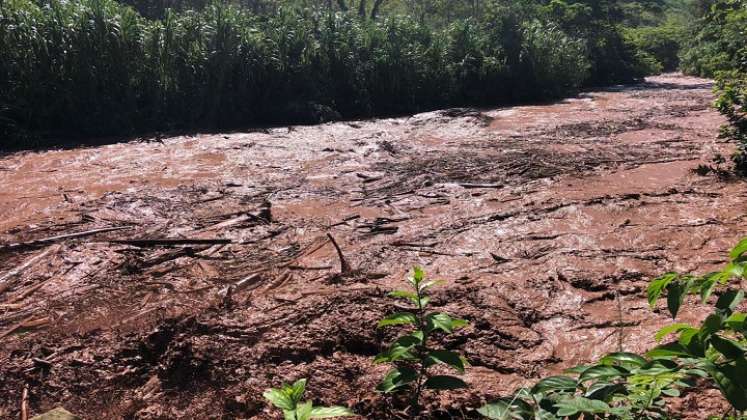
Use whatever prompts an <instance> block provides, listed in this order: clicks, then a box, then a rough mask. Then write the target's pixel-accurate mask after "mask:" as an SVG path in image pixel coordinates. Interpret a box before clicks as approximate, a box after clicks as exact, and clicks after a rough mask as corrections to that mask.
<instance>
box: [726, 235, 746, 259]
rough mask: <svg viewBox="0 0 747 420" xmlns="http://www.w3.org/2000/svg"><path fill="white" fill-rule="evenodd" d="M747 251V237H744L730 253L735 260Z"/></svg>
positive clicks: (730, 256)
mask: <svg viewBox="0 0 747 420" xmlns="http://www.w3.org/2000/svg"><path fill="white" fill-rule="evenodd" d="M745 252H747V238H743V239H742V240H741V241H739V243H738V244H737V246H735V247H734V248H733V249H732V250H731V252H730V253H729V258H730V259H731V260H732V261H734V260H736V259H738V258H739V257H741V256H742V254H744V253H745Z"/></svg>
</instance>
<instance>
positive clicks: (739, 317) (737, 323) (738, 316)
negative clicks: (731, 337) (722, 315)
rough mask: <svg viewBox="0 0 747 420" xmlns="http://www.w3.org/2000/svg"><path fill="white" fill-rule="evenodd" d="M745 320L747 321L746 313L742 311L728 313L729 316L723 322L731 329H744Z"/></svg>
mask: <svg viewBox="0 0 747 420" xmlns="http://www.w3.org/2000/svg"><path fill="white" fill-rule="evenodd" d="M745 321H747V314H745V313H742V312H734V313H733V314H731V315H729V318H727V319H726V321H724V324H726V326H727V327H729V328H731V329H732V330H735V331H744V330H745Z"/></svg>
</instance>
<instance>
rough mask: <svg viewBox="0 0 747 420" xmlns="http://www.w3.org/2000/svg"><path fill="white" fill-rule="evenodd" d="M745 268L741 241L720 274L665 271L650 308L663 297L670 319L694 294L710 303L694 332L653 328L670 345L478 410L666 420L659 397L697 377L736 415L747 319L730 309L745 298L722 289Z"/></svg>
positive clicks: (746, 393)
mask: <svg viewBox="0 0 747 420" xmlns="http://www.w3.org/2000/svg"><path fill="white" fill-rule="evenodd" d="M746 267H747V238H745V239H743V240H742V241H741V242H740V243H739V244H738V245H737V246H736V247H735V248H734V249H733V250H732V251H731V253H730V254H729V262H728V264H727V265H726V266H725V267H724V268H723V269H722V270H721V271H718V272H713V273H708V274H706V275H703V276H694V275H680V274H678V273H667V274H665V275H663V276H661V277H659V278H657V279H655V280H653V281H652V282H651V284H650V285H649V288H648V300H649V303H650V304H651V306H652V308H653V307H656V305H657V303H658V301H659V300H660V299H661V298H662V296H664V295H665V294H666V300H667V309H668V311H669V313H670V314H671V316H672V318H676V317H677V314H678V313H679V311H680V308H681V306H682V304H683V303H684V302H686V298H687V296H689V295H698V296H699V297H700V298H701V300H702V302H703V303H707V302H708V301H714V300H715V302H713V305H714V312H713V313H712V314H711V315H709V316H708V317H707V318H706V319H705V320H704V321H703V322H702V323H701V325H700V326H698V327H696V326H691V325H689V324H686V323H674V324H672V325H668V326H665V327H664V328H662V329H660V330H659V332H657V333H656V340H657V341H659V342H660V341H662V340H664V339H667V338H669V337H671V336H673V335H674V336H675V337H676V339H675V340H673V341H670V342H667V343H665V344H662V345H659V346H657V347H655V348H654V349H652V350H650V351H649V352H648V353H647V354H646V355H645V357H643V356H640V355H637V354H632V353H612V354H609V355H607V356H605V357H603V358H601V359H600V360H599V361H598V362H597V363H596V364H594V365H591V366H578V367H576V368H573V369H569V370H568V371H567V372H566V373H567V376H551V377H548V378H545V379H542V380H541V381H539V382H538V383H537V384H535V385H534V386H533V387H531V388H524V389H520V390H519V391H517V392H516V393H515V394H514V395H513V396H511V397H509V398H504V399H501V400H498V401H495V402H493V403H490V404H488V405H486V406H485V407H482V408H481V409H480V410H478V411H479V412H480V413H481V414H482V415H484V416H485V417H488V418H491V419H536V418H541V419H560V418H564V417H571V418H575V417H577V416H583V418H611V419H638V418H662V419H664V418H670V415H669V414H668V413H667V411H666V401H665V400H666V398H668V397H677V396H679V395H680V393H681V391H680V390H682V389H686V388H689V387H692V386H693V384H694V383H695V380H696V379H697V378H703V379H706V380H710V381H712V383H713V384H714V385H716V386H717V387H718V388H719V389H720V390H721V393H722V394H723V396H724V398H726V400H727V401H729V403H731V405H732V407H733V408H734V409H735V410H738V411H744V410H747V359H745V352H746V351H747V349H746V346H747V323H746V322H747V314H745V313H741V312H737V311H736V309H737V307H738V306H739V304H740V303H741V302H742V301H743V300H744V297H745V293H744V291H743V290H741V289H733V288H729V284H730V282H731V281H732V280H733V279H735V278H736V279H742V278H744V274H745V268H746ZM713 294H718V298H716V299H714V298H713Z"/></svg>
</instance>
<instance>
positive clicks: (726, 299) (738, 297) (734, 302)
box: [716, 289, 744, 311]
mask: <svg viewBox="0 0 747 420" xmlns="http://www.w3.org/2000/svg"><path fill="white" fill-rule="evenodd" d="M743 300H744V290H733V289H731V290H727V291H726V292H724V294H722V295H721V296H719V298H718V301H716V307H717V308H718V309H721V310H723V311H733V310H734V308H736V307H737V306H738V305H739V304H740V303H741V302H742V301H743Z"/></svg>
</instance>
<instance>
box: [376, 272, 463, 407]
mask: <svg viewBox="0 0 747 420" xmlns="http://www.w3.org/2000/svg"><path fill="white" fill-rule="evenodd" d="M408 282H409V283H410V285H411V286H412V291H408V290H397V291H394V292H392V293H390V296H392V297H395V298H400V299H405V300H407V301H409V302H410V303H411V304H412V305H413V309H412V310H411V311H407V312H397V313H394V314H392V315H389V316H387V317H386V318H384V319H382V320H381V321H379V328H383V327H388V326H399V325H406V326H410V327H411V329H412V331H410V332H409V333H407V334H405V335H403V336H401V337H400V338H398V339H397V340H395V341H394V343H392V345H391V346H389V348H388V349H387V350H385V351H384V352H382V353H381V354H379V355H378V356H376V359H375V360H374V362H375V363H391V364H394V365H395V367H394V368H393V369H391V370H390V371H389V372H388V373H387V374H386V376H385V377H384V379H383V380H382V381H381V383H380V384H379V386H378V387H377V388H376V389H377V391H379V392H383V393H395V392H409V394H410V399H411V402H412V407H413V408H414V409H415V410H416V411H417V410H419V407H420V395H421V393H422V391H423V390H425V389H431V390H451V389H458V388H464V387H466V386H467V384H466V383H464V381H462V380H461V379H459V378H457V377H455V376H449V375H433V374H431V372H430V369H431V368H432V367H434V366H436V365H439V364H443V365H446V366H448V367H450V368H452V369H454V370H456V371H458V372H464V365H465V361H464V358H462V357H461V356H460V355H459V354H458V353H455V352H453V351H448V350H444V349H438V348H434V347H432V345H433V343H432V337H433V336H434V335H436V334H438V333H446V334H451V333H452V332H453V331H454V330H455V329H458V328H461V327H464V326H465V325H467V321H464V320H461V319H454V318H452V317H451V316H449V315H448V314H445V313H442V312H428V311H426V307H427V306H428V303H429V302H430V297H429V296H428V295H427V292H428V290H429V289H430V288H431V287H432V286H434V285H436V284H438V282H435V281H427V280H426V279H425V273H424V272H423V270H422V269H421V268H420V267H415V269H414V270H413V274H412V276H410V277H408Z"/></svg>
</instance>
